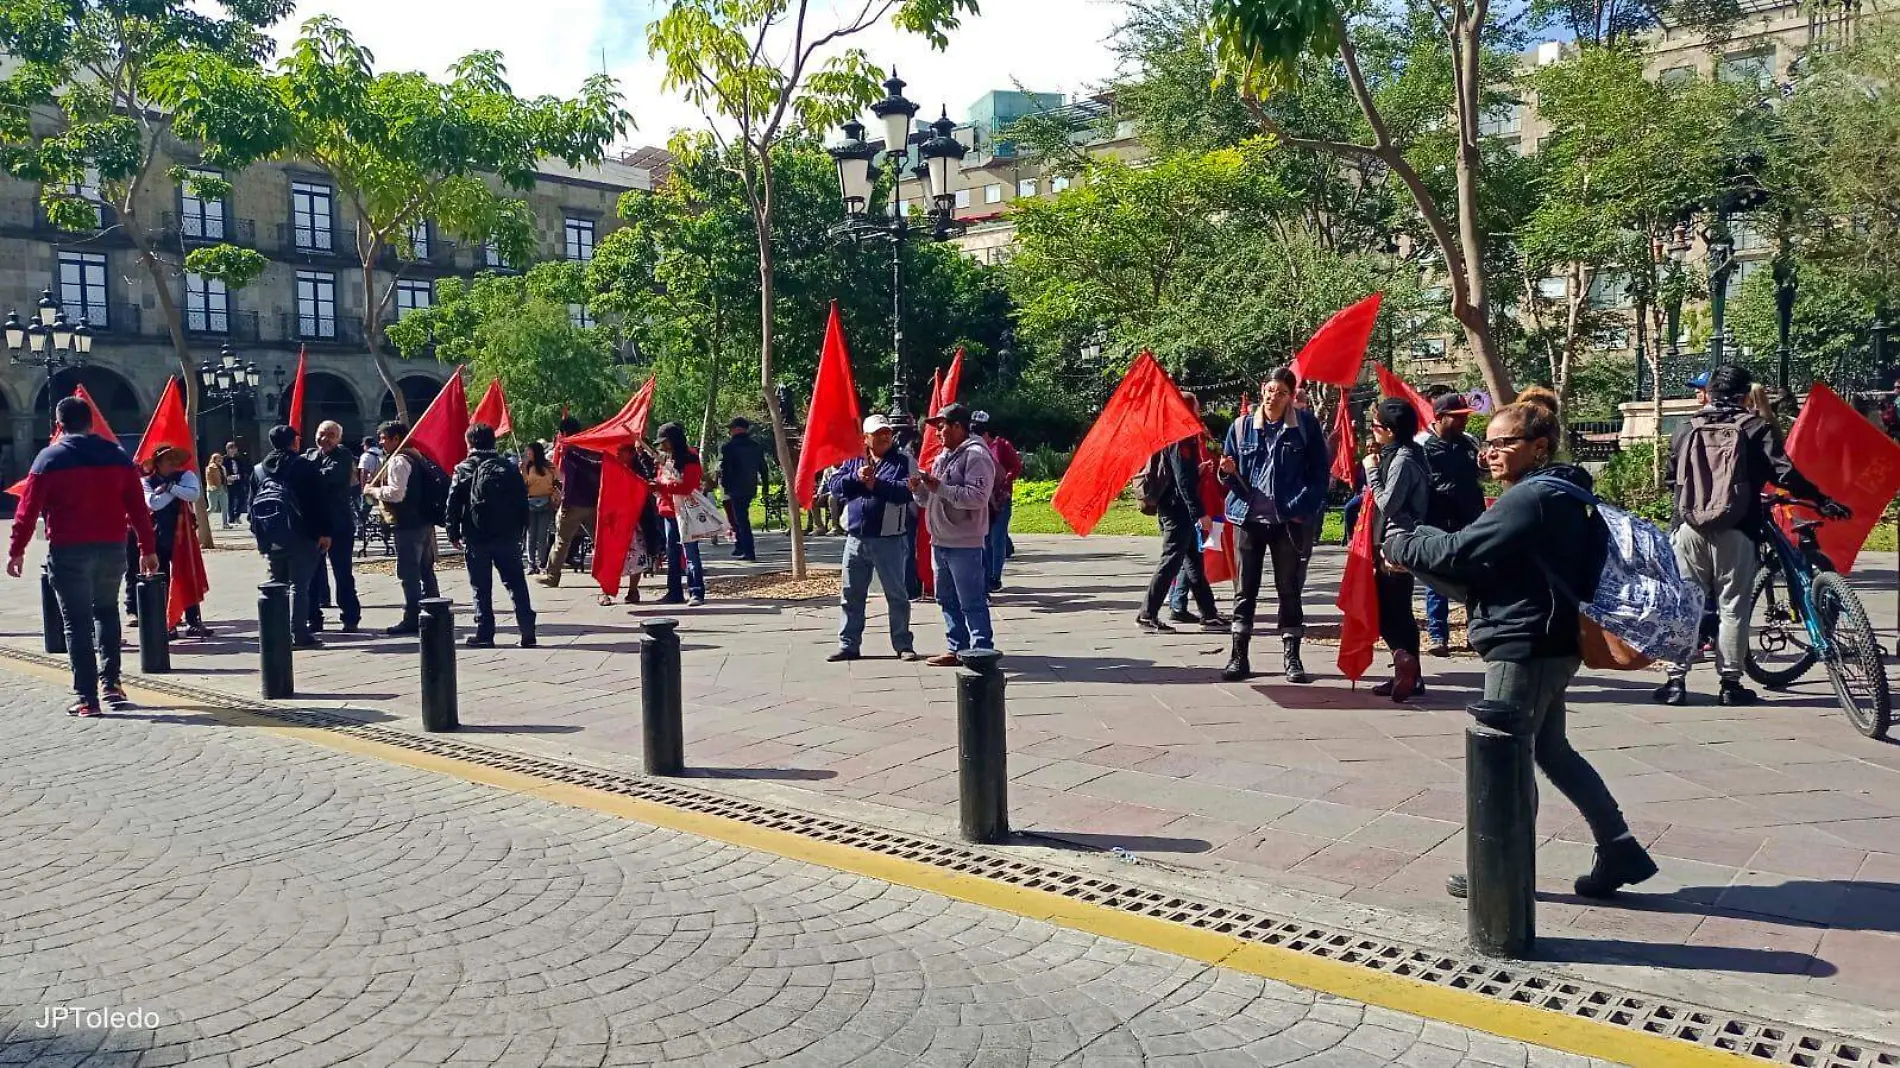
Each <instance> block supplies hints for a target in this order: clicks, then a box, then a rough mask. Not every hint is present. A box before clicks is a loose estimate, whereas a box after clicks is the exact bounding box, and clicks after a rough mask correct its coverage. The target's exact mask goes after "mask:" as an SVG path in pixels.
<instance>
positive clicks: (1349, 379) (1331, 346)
mask: <svg viewBox="0 0 1900 1068" xmlns="http://www.w3.org/2000/svg"><path fill="white" fill-rule="evenodd" d="M1384 295H1385V294H1383V293H1374V294H1373V295H1371V296H1369V297H1367V298H1366V299H1364V300H1362V301H1360V302H1359V303H1357V304H1352V305H1348V306H1347V307H1344V308H1341V309H1339V310H1338V311H1336V312H1334V313H1333V317H1332V318H1330V319H1328V320H1326V324H1325V325H1324V326H1322V327H1320V328H1319V329H1318V330H1317V331H1315V332H1314V334H1313V337H1312V339H1311V340H1309V341H1308V342H1307V343H1306V347H1305V348H1302V349H1301V350H1300V354H1299V355H1298V356H1295V357H1293V373H1294V374H1297V375H1299V376H1300V381H1302V382H1327V383H1331V384H1332V385H1335V386H1350V385H1352V384H1353V383H1354V382H1357V381H1359V372H1360V370H1361V369H1362V368H1363V367H1364V365H1365V362H1366V345H1367V343H1368V342H1370V341H1371V340H1372V324H1373V323H1375V322H1377V321H1378V318H1379V301H1380V300H1381V299H1382V298H1383V297H1384Z"/></svg>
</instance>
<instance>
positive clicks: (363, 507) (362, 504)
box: [356, 434, 383, 550]
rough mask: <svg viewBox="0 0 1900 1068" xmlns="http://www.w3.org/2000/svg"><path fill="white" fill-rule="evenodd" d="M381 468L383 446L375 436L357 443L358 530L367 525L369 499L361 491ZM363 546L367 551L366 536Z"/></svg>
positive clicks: (367, 539)
mask: <svg viewBox="0 0 1900 1068" xmlns="http://www.w3.org/2000/svg"><path fill="white" fill-rule="evenodd" d="M382 466H383V446H382V443H381V442H379V441H377V440H376V436H375V435H374V434H372V435H370V436H369V437H366V438H364V439H363V440H362V441H361V442H359V443H358V446H357V450H356V523H357V527H358V529H364V528H367V527H368V525H369V518H370V510H369V498H368V497H367V496H365V495H364V492H363V491H364V489H366V488H367V487H368V486H369V484H370V480H371V479H373V478H375V477H376V472H377V471H380V470H382ZM363 544H364V548H365V550H367V549H368V547H369V538H368V536H367V535H365V536H364V538H363Z"/></svg>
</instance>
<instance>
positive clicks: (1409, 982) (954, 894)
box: [6, 661, 1761, 1068]
mask: <svg viewBox="0 0 1900 1068" xmlns="http://www.w3.org/2000/svg"><path fill="white" fill-rule="evenodd" d="M6 666H7V668H8V669H9V670H13V671H18V672H20V673H23V674H30V675H35V676H39V677H43V678H47V679H53V680H60V681H63V680H65V678H66V676H65V674H64V673H63V672H59V671H54V670H52V669H49V668H45V667H42V666H40V665H38V664H30V663H22V662H19V661H8V662H6ZM127 688H128V690H131V691H133V692H134V693H135V694H136V693H144V694H147V695H149V697H150V700H149V701H148V702H147V703H149V704H152V705H157V706H163V705H165V704H167V703H176V702H177V701H178V700H179V698H177V697H175V696H173V695H171V694H165V693H159V692H156V691H149V690H144V689H143V688H142V687H139V686H137V685H136V684H134V685H130V686H128V687H127ZM210 715H211V716H212V718H214V719H216V720H218V721H220V722H223V723H228V724H230V725H233V726H244V727H251V728H257V729H260V730H263V731H264V732H266V733H269V734H272V735H276V736H279V737H284V738H295V739H298V740H301V741H306V742H314V743H315V744H317V745H321V746H324V747H326V748H329V749H333V750H337V751H339V752H345V753H350V754H353V755H356V756H361V757H366V758H369V759H373V760H379V761H382V762H384V763H388V764H397V765H401V766H404V767H409V768H415V769H417V770H420V771H427V772H432V773H434V774H438V775H443V776H447V777H449V778H454V779H460V780H463V781H465V782H472V783H479V784H481V785H484V786H491V787H495V788H497V789H501V790H507V791H510V792H513V793H520V794H526V795H529V796H532V797H537V798H540V799H542V800H545V801H550V802H553V803H555V804H558V805H564V806H568V807H571V808H577V809H584V810H587V811H590V812H597V813H601V814H604V815H610V816H618V817H621V818H624V819H629V820H634V821H637V822H640V823H645V824H648V825H651V826H654V827H661V828H665V829H667V830H672V831H680V832H683V833H686V834H692V835H696V836H698V837H701V838H707V839H711V840H713V841H717V842H725V843H727V844H729V845H736V846H741V847H744V848H747V849H754V850H758V851H760V852H764V853H771V854H774V855H776V856H781V857H786V858H789V859H792V860H800V861H805V862H807V863H811V864H817V865H820V866H823V867H827V868H832V869H834V870H837V871H841V872H846V873H849V874H852V875H860V876H863V877H865V878H869V879H876V880H878V881H879V882H885V883H891V884H893V885H897V886H907V887H910V888H912V889H915V890H922V891H926V892H928V893H933V894H938V895H941V896H943V897H948V898H954V899H956V900H958V901H965V902H968V903H970V904H973V905H981V906H983V907H985V908H990V909H994V910H997V911H999V912H1008V913H1012V914H1014V915H1017V916H1024V917H1027V918H1029V919H1034V920H1041V921H1044V922H1046V923H1051V924H1054V925H1056V926H1059V927H1066V928H1069V929H1071V930H1077V931H1085V932H1088V933H1089V934H1094V935H1099V936H1101V937H1103V938H1112V939H1115V940H1117V941H1120V942H1128V943H1132V944H1134V945H1138V946H1145V947H1147V948H1149V949H1154V950H1158V951H1160V952H1162V953H1167V954H1171V955H1173V956H1177V957H1185V958H1187V959H1189V960H1197V961H1201V962H1203V963H1206V964H1212V965H1215V966H1218V967H1222V968H1228V969H1231V970H1233V971H1238V972H1244V973H1246V974H1249V975H1257V976H1260V977H1262V978H1265V979H1271V980H1274V981H1276V982H1281V983H1287V984H1289V985H1292V986H1297V987H1303V988H1305V989H1308V990H1315V991H1319V992H1321V993H1326V994H1332V995H1335V996H1338V997H1342V998H1347V999H1350V1000H1352V1001H1357V1002H1360V1003H1362V1004H1366V1005H1377V1006H1379V1007H1380V1008H1385V1009H1392V1010H1395V1011H1398V1012H1404V1013H1410V1014H1411V1015H1414V1016H1420V1017H1423V1018H1425V1019H1428V1020H1438V1021H1442V1022H1444V1023H1449V1024H1455V1025H1458V1026H1460V1027H1467V1028H1470V1029H1472V1030H1474V1031H1483V1032H1486V1033H1488V1034H1493V1035H1497V1036H1499V1037H1501V1038H1509V1039H1516V1040H1518V1041H1520V1042H1527V1043H1530V1044H1532V1045H1537V1046H1543V1047H1546V1048H1549V1049H1555V1050H1562V1051H1564V1052H1566V1053H1575V1054H1579V1055H1581V1056H1585V1057H1596V1058H1600V1059H1602V1060H1608V1061H1615V1062H1618V1063H1621V1064H1630V1065H1665V1066H1671V1068H1677V1066H1679V1068H1700V1066H1704V1065H1707V1066H1711V1068H1713V1066H1733V1065H1736V1064H1759V1063H1761V1062H1760V1061H1759V1060H1758V1059H1756V1058H1751V1057H1746V1056H1743V1055H1741V1054H1738V1053H1729V1052H1725V1051H1722V1050H1717V1049H1711V1048H1708V1047H1704V1046H1697V1045H1694V1044H1692V1043H1689V1042H1685V1041H1682V1040H1680V1039H1673V1038H1663V1037H1661V1036H1658V1035H1650V1034H1645V1033H1643V1032H1640V1031H1632V1030H1628V1029H1626V1028H1622V1027H1617V1026H1615V1025H1612V1024H1607V1023H1601V1022H1598V1021H1596V1020H1588V1019H1584V1018H1583V1017H1579V1016H1571V1015H1568V1014H1565V1013H1558V1012H1551V1011H1549V1010H1547V1009H1540V1008H1536V1007H1533V1006H1530V1005H1521V1004H1518V1003H1516V1002H1509V1001H1499V1000H1496V999H1493V998H1489V997H1485V996H1483V995H1481V994H1476V993H1472V992H1469V991H1464V990H1457V989H1453V988H1450V987H1442V986H1437V985H1434V984H1431V983H1426V982H1422V981H1420V980H1417V979H1411V978H1407V977H1405V976H1400V975H1391V974H1388V973H1385V972H1380V971H1374V970H1373V969H1370V968H1366V967H1363V966H1361V965H1357V964H1347V963H1345V962H1342V961H1336V960H1329V959H1327V958H1325V957H1318V956H1312V955H1309V954H1306V953H1301V952H1298V951H1295V950H1291V949H1286V948H1283V947H1280V946H1270V945H1265V944H1262V943H1259V942H1252V941H1248V940H1246V939H1242V938H1237V937H1235V936H1233V935H1225V934H1219V933H1217V932H1214V931H1204V930H1199V929H1196V928H1192V927H1188V926H1186V925H1185V924H1179V923H1175V922H1173V921H1169V920H1160V919H1155V918H1152V917H1148V916H1140V915H1135V914H1133V913H1128V912H1123V911H1121V910H1119V909H1112V908H1108V907H1106V906H1102V905H1096V904H1091V903H1089V902H1084V901H1077V900H1074V899H1072V898H1069V897H1065V896H1063V895H1061V894H1057V893H1052V892H1050V891H1047V890H1032V889H1030V888H1028V887H1021V886H1012V885H1010V884H1008V883H1003V882H998V881H996V880H993V879H988V878H984V877H982V876H975V875H968V874H965V873H962V872H955V871H948V870H945V869H943V868H938V867H936V866H934V865H930V864H925V863H922V862H920V861H914V860H906V859H904V858H901V857H892V856H887V855H884V854H881V853H874V852H870V851H868V850H863V849H859V848H857V847H855V846H847V845H841V844H839V843H836V842H824V841H819V840H817V839H814V838H807V837H805V836H803V835H799V834H794V833H792V832H790V831H780V830H774V829H772V828H769V827H760V826H757V825H754V824H750V823H746V822H743V821H740V820H733V819H728V818H726V817H724V816H713V815H709V814H706V813H703V812H693V811H690V810H688V809H681V808H674V807H672V806H670V805H662V804H658V803H656V802H652V801H644V800H641V799H639V798H635V797H628V796H626V795H624V794H615V793H609V792H607V791H603V790H596V789H593V788H591V787H586V786H578V785H574V784H571V783H559V782H550V781H548V780H547V779H544V778H541V777H540V776H536V775H526V774H522V773H520V772H513V771H505V770H502V769H500V768H491V767H486V766H483V765H480V764H475V763H470V762H468V761H465V760H459V759H456V758H454V757H445V756H439V755H436V754H433V753H423V752H418V751H415V750H410V749H405V748H403V747H401V746H394V745H388V744H385V743H383V742H376V741H371V740H369V739H366V738H361V737H356V736H353V735H349V734H343V733H339V732H336V731H333V730H329V729H327V728H321V727H297V726H291V725H287V724H284V723H282V722H280V721H277V720H273V719H270V718H268V717H265V716H260V715H257V714H254V713H249V712H243V711H239V710H236V709H225V708H217V709H212V710H210Z"/></svg>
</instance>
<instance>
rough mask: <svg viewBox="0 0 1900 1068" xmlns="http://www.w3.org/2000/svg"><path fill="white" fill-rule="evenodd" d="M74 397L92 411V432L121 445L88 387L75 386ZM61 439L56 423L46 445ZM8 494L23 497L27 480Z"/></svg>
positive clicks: (9, 489)
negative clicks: (87, 389) (83, 402)
mask: <svg viewBox="0 0 1900 1068" xmlns="http://www.w3.org/2000/svg"><path fill="white" fill-rule="evenodd" d="M73 396H75V397H78V398H79V399H80V400H82V401H85V402H86V407H88V408H90V409H92V432H93V433H94V434H95V435H97V436H99V437H102V438H104V439H106V440H107V441H110V442H111V443H113V444H114V445H117V444H119V435H117V434H114V433H113V432H112V427H111V426H110V425H109V424H108V423H107V422H106V415H105V413H104V412H102V411H100V410H99V406H98V405H97V404H94V403H93V400H92V394H90V393H87V392H86V387H85V386H74V387H73ZM61 437H64V435H63V434H61V433H60V432H59V424H58V423H54V424H53V434H52V437H51V438H49V439H48V440H47V442H46V444H47V445H48V446H50V445H52V444H53V442H56V441H58V440H59V439H60V438H61ZM6 492H8V493H11V494H13V495H14V496H15V497H19V496H22V495H23V494H25V493H26V479H24V478H23V479H21V480H20V481H18V482H15V483H14V484H13V485H11V486H8V487H7V489H6Z"/></svg>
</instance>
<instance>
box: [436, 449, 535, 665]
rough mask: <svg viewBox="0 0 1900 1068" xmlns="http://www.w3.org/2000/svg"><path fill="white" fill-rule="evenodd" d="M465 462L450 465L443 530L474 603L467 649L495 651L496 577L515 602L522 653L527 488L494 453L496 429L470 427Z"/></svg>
mask: <svg viewBox="0 0 1900 1068" xmlns="http://www.w3.org/2000/svg"><path fill="white" fill-rule="evenodd" d="M464 440H465V441H467V442H468V456H467V457H466V458H464V459H463V460H462V462H461V463H459V464H457V465H455V475H454V477H453V478H452V479H451V480H450V482H449V500H448V506H447V515H446V520H447V523H446V526H447V529H448V535H449V542H450V544H452V545H454V546H455V547H456V548H458V549H461V550H462V558H463V562H464V563H465V564H466V565H467V567H468V584H469V586H470V588H471V589H472V590H473V591H474V597H475V633H473V634H470V635H469V636H468V639H467V643H466V644H467V645H468V646H469V648H471V649H492V648H494V646H495V577H496V576H497V575H499V576H500V577H501V584H502V587H503V588H505V589H506V590H507V591H508V596H509V597H510V598H511V599H512V600H513V601H514V606H515V626H516V627H518V628H519V629H520V631H521V647H522V648H523V649H532V648H534V645H535V638H534V604H533V602H532V601H531V600H530V598H529V597H528V577H527V575H526V574H525V573H523V571H522V569H521V568H522V564H521V538H522V535H523V533H524V532H525V531H526V530H527V529H528V485H527V483H526V482H525V481H523V480H522V477H521V472H520V471H519V470H517V469H516V467H515V465H514V464H511V463H509V462H508V461H506V460H504V459H502V458H501V456H500V455H499V454H497V453H496V452H495V428H494V427H492V426H489V425H488V424H487V423H472V424H470V425H469V428H468V432H467V434H466V435H464Z"/></svg>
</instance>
